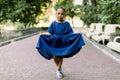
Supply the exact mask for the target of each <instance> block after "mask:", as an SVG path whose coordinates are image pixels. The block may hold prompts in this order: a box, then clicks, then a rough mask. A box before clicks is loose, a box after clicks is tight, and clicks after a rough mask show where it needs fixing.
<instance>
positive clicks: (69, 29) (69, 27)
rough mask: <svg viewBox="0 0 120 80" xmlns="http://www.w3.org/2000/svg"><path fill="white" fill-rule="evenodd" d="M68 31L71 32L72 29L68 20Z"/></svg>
mask: <svg viewBox="0 0 120 80" xmlns="http://www.w3.org/2000/svg"><path fill="white" fill-rule="evenodd" d="M68 33H73V29H72V27H71V25H70V23H69V22H68Z"/></svg>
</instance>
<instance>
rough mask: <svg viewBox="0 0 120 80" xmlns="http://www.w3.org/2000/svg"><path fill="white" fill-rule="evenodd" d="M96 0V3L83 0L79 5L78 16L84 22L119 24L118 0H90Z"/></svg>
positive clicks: (119, 5) (119, 8) (119, 3)
mask: <svg viewBox="0 0 120 80" xmlns="http://www.w3.org/2000/svg"><path fill="white" fill-rule="evenodd" d="M91 1H94V2H95V1H96V5H90V4H89V3H88V0H84V5H83V6H81V7H80V10H81V12H80V18H81V19H82V20H83V21H84V22H85V23H86V24H88V25H89V24H90V23H95V22H103V23H111V24H120V1H119V0H91Z"/></svg>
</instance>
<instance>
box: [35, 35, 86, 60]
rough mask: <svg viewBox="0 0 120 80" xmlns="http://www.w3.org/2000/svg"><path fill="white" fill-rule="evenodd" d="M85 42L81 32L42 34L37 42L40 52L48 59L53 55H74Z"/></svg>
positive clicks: (65, 56)
mask: <svg viewBox="0 0 120 80" xmlns="http://www.w3.org/2000/svg"><path fill="white" fill-rule="evenodd" d="M84 45H85V42H84V40H83V38H82V35H81V34H79V33H75V34H68V35H40V37H39V39H38V42H37V46H36V48H37V50H38V52H39V53H40V54H41V55H42V56H43V57H44V58H46V59H48V60H50V59H51V58H52V57H53V56H62V57H64V58H68V57H72V56H73V55H75V54H76V53H77V52H79V51H80V49H81V48H82V46H84Z"/></svg>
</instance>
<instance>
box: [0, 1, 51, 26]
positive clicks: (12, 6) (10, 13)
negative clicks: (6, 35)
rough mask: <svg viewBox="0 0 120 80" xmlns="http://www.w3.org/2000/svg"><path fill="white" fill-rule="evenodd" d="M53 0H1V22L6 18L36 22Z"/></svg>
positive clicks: (27, 22) (25, 22)
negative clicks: (37, 17)
mask: <svg viewBox="0 0 120 80" xmlns="http://www.w3.org/2000/svg"><path fill="white" fill-rule="evenodd" d="M50 2H51V0H0V22H1V21H4V20H8V19H9V20H12V21H13V22H15V21H19V22H21V23H24V24H25V25H27V24H34V23H35V22H36V16H38V15H39V14H41V13H42V12H43V11H42V8H44V9H46V8H47V3H50Z"/></svg>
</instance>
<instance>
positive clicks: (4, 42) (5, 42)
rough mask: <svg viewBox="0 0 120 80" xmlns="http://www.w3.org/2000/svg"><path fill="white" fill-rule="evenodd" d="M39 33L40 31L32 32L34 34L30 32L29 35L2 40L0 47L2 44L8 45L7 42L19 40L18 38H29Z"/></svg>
mask: <svg viewBox="0 0 120 80" xmlns="http://www.w3.org/2000/svg"><path fill="white" fill-rule="evenodd" d="M38 33H39V32H36V33H32V34H28V35H25V36H20V37H17V38H13V39H10V40H7V41H3V42H0V47H1V46H4V45H7V44H10V43H12V42H15V41H18V40H21V39H24V38H27V37H31V36H34V35H36V34H38Z"/></svg>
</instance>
